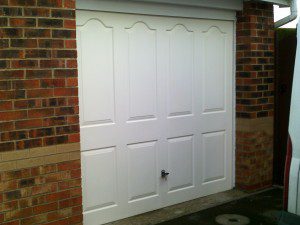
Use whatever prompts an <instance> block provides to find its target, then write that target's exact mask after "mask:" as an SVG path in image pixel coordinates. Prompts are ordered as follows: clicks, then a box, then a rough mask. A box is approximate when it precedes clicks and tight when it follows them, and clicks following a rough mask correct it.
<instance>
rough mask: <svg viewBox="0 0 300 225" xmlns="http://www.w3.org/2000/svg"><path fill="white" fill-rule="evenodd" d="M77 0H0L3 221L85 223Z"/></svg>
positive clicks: (0, 196) (0, 189) (0, 206)
mask: <svg viewBox="0 0 300 225" xmlns="http://www.w3.org/2000/svg"><path fill="white" fill-rule="evenodd" d="M75 24H76V23H75V0H0V224H3V225H5V224H16V225H17V224H72V225H73V224H74V225H75V224H81V222H82V206H81V205H82V201H81V174H80V172H81V170H80V144H79V136H80V135H79V116H78V90H77V53H76V25H75Z"/></svg>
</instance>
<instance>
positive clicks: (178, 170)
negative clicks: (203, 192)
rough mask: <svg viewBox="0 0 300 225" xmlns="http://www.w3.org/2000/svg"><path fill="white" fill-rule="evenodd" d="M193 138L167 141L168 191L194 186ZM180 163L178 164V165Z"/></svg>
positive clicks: (177, 138) (178, 138)
mask: <svg viewBox="0 0 300 225" xmlns="http://www.w3.org/2000/svg"><path fill="white" fill-rule="evenodd" d="M193 158H194V138H193V136H185V137H175V138H170V139H168V169H169V172H170V175H169V177H168V191H169V192H175V191H178V190H182V189H185V188H189V187H193V186H194V161H193ZM179 162H180V163H179Z"/></svg>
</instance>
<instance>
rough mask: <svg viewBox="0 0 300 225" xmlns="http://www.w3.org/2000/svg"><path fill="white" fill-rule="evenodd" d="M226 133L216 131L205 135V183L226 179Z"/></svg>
mask: <svg viewBox="0 0 300 225" xmlns="http://www.w3.org/2000/svg"><path fill="white" fill-rule="evenodd" d="M225 151H226V133H225V131H216V132H211V133H206V134H203V162H204V163H203V182H204V183H207V182H212V181H216V180H220V179H223V178H225V176H226V174H225V170H226V154H225Z"/></svg>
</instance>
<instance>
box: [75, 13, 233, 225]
mask: <svg viewBox="0 0 300 225" xmlns="http://www.w3.org/2000/svg"><path fill="white" fill-rule="evenodd" d="M233 34H234V22H233V21H230V20H212V19H194V18H181V17H168V16H149V15H141V14H125V13H111V12H101V11H87V10H78V11H77V40H78V41H77V44H78V56H79V57H78V64H79V65H78V68H79V90H80V117H81V119H80V123H81V145H82V172H83V205H84V221H85V223H86V224H101V223H106V222H110V221H114V220H118V219H121V218H125V217H129V216H132V215H136V214H140V213H144V212H147V211H151V210H155V209H158V208H162V207H166V206H169V205H173V204H177V203H180V202H184V201H188V200H191V199H195V198H199V197H202V196H206V195H210V194H213V193H217V192H221V191H225V190H229V189H231V188H232V187H233V162H232V158H233V141H232V140H233V97H232V96H233V57H234V48H233V46H234V43H233V37H234V36H233Z"/></svg>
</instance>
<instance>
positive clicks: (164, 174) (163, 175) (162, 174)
mask: <svg viewBox="0 0 300 225" xmlns="http://www.w3.org/2000/svg"><path fill="white" fill-rule="evenodd" d="M169 174H170V173H167V172H166V171H165V170H162V171H161V177H162V178H167V176H168V175H169Z"/></svg>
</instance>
